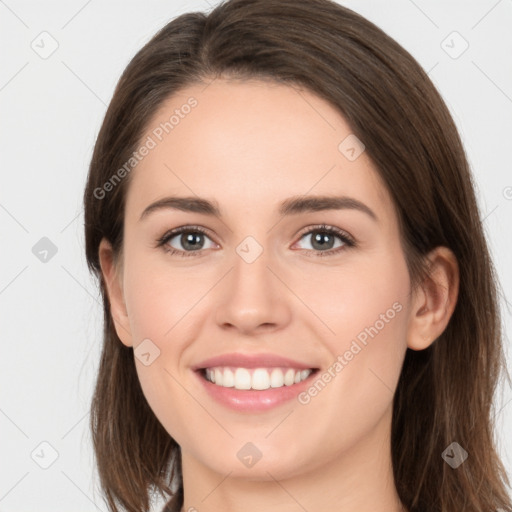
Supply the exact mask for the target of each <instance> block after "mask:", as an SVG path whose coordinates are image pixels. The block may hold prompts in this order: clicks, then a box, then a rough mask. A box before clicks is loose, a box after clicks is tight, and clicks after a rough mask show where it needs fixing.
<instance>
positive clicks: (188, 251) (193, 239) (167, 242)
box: [157, 226, 216, 256]
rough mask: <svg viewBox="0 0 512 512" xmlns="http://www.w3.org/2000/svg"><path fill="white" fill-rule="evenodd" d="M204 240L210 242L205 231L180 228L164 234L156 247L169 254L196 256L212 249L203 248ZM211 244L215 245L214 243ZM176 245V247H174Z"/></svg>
mask: <svg viewBox="0 0 512 512" xmlns="http://www.w3.org/2000/svg"><path fill="white" fill-rule="evenodd" d="M205 238H207V239H209V240H210V242H212V240H211V239H210V238H209V237H208V236H207V234H206V230H205V229H204V228H202V227H201V226H181V227H179V228H176V229H173V230H171V231H168V232H167V233H165V235H163V236H162V237H161V238H160V239H159V240H158V241H157V247H162V248H163V249H164V250H165V251H166V252H168V253H170V254H177V255H179V256H197V255H199V254H198V253H200V252H201V250H203V249H211V248H212V247H203V244H204V240H205ZM174 239H176V240H174ZM212 243H213V244H214V245H216V244H215V243H214V242H212ZM172 244H174V245H172ZM176 245H177V246H178V247H176ZM180 246H181V247H180Z"/></svg>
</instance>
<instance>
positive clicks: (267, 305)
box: [217, 236, 289, 330]
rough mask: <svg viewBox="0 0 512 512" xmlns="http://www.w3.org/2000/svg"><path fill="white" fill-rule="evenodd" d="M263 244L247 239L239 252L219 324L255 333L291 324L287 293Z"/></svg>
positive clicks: (239, 247) (236, 254) (229, 278)
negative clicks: (263, 327)
mask: <svg viewBox="0 0 512 512" xmlns="http://www.w3.org/2000/svg"><path fill="white" fill-rule="evenodd" d="M263 243H264V242H263V241H262V243H260V242H259V241H258V240H256V238H255V237H253V236H247V237H246V238H244V239H243V240H242V242H240V243H239V244H238V246H237V247H236V248H235V254H234V256H233V259H232V270H231V272H230V273H229V275H228V276H226V278H227V279H226V282H225V285H224V289H223V293H222V299H220V303H219V305H218V308H217V321H218V322H219V324H226V323H228V324H231V325H233V326H235V327H238V328H240V329H241V330H251V329H254V328H257V327H258V326H259V325H262V324H273V325H274V326H277V325H279V324H282V323H283V322H286V321H287V318H288V316H289V306H288V305H287V304H286V301H287V299H286V293H285V290H284V289H283V288H284V287H283V285H282V283H280V281H279V279H277V278H276V276H275V275H274V272H275V270H274V269H273V267H274V266H275V265H273V263H272V261H273V259H272V257H271V256H272V255H271V250H270V249H267V248H266V247H264V245H263ZM269 267H270V268H269ZM270 269H272V270H270ZM273 271H274V272H273Z"/></svg>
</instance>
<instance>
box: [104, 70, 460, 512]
mask: <svg viewBox="0 0 512 512" xmlns="http://www.w3.org/2000/svg"><path fill="white" fill-rule="evenodd" d="M190 96H194V97H195V98H196V99H197V101H198V105H197V107H195V108H194V109H192V111H191V112H190V113H189V114H188V115H187V116H186V117H184V119H181V120H180V124H179V125H177V126H176V127H175V128H174V129H173V130H172V131H171V132H170V133H169V134H168V135H166V136H165V137H164V138H163V140H162V141H161V142H160V143H159V144H158V145H157V147H155V148H154V149H152V150H151V151H150V153H149V154H148V155H147V156H146V157H145V158H144V159H143V160H142V161H141V162H140V163H139V164H138V165H137V167H136V169H134V170H133V171H132V173H133V174H132V176H131V178H132V180H133V181H132V182H131V183H130V187H129V189H128V194H127V202H126V211H125V223H124V233H125V238H124V242H123V254H122V259H121V260H119V261H116V260H115V259H114V258H113V255H112V250H111V247H110V245H109V243H108V242H107V241H106V240H103V241H102V242H101V245H100V249H99V253H100V260H101V266H102V272H103V275H104V276H105V280H106V283H107V288H108V293H109V298H110V302H111V311H112V315H113V317H114V321H115V326H116V330H117V333H118V335H119V338H120V339H121V341H122V343H124V344H125V345H126V346H129V347H133V348H134V349H135V348H136V347H137V346H138V345H139V344H140V343H141V342H142V340H144V339H146V338H149V339H150V340H151V341H152V342H153V343H154V344H155V345H156V346H158V348H159V350H160V356H159V357H157V358H156V359H155V360H154V362H152V364H150V365H149V366H145V365H144V364H142V363H141V362H140V361H139V360H138V358H135V362H136V367H137V372H138V376H139V379H140V383H141V386H142V389H143V392H144V394H145V396H146V398H147V400H148V403H149V404H150V406H151V408H152V409H153V411H154V413H155V415H156V416H157V417H158V419H159V420H160V421H161V423H162V425H163V426H164V427H165V429H166V430H167V431H168V433H169V434H170V435H171V436H172V437H173V438H174V439H175V440H176V441H177V442H178V444H179V445H180V446H181V450H182V460H183V478H184V490H185V503H184V507H183V510H189V509H190V508H191V507H194V508H195V509H196V510H198V511H200V512H208V511H218V510H224V511H239V510H241V509H242V508H243V510H244V511H245V512H252V511H261V510H267V511H270V512H272V511H274V510H276V511H277V510H279V511H280V512H283V511H284V512H287V511H297V510H303V509H305V510H309V511H312V510H322V511H324V512H329V511H334V510H336V511H339V510H344V511H354V512H356V511H357V512H370V511H372V512H375V511H381V512H398V511H399V510H403V508H402V506H401V504H400V501H399V498H398V495H397V493H396V488H395V485H394V481H393V475H392V466H391V451H390V432H391V413H392V400H393V394H394V391H395V389H396V385H397V382H398V378H399V375H400V371H401V367H402V363H403V359H404V357H405V352H406V349H407V348H408V347H409V348H411V349H413V350H422V349H425V348H427V347H428V346H429V345H430V344H431V343H432V342H433V340H435V339H436V338H437V337H438V336H439V335H440V334H441V333H442V332H443V330H444V329H445V328H446V326H447V324H448V321H449V319H450V316H451V314H452V313H453V310H454V307H455V303H456V299H457V293H458V279H459V274H458V267H457V262H456V260H455V257H454V255H453V254H452V253H451V251H449V250H448V249H447V248H444V247H438V248H437V249H435V250H434V251H432V253H430V255H429V258H430V260H431V262H432V265H433V267H432V276H431V278H430V279H428V280H426V281H425V282H424V283H423V285H422V286H421V287H420V288H418V289H417V290H412V289H411V287H410V279H409V275H408V272H407V267H406V262H405V256H404V254H403V251H402V248H401V245H400V237H399V230H398V221H397V217H396V214H395V210H394V205H393V202H392V199H391V197H390V195H389V193H388V191H387V190H386V188H385V187H384V185H383V183H382V182H381V180H380V178H379V175H378V172H377V171H376V168H375V167H374V165H373V163H372V162H371V161H370V159H369V158H368V156H367V154H366V153H365V152H363V153H362V154H361V155H360V156H359V157H358V158H357V159H356V160H355V161H349V160H348V159H347V158H346V157H345V156H344V155H343V154H342V153H341V152H340V151H339V150H338V145H339V144H340V142H341V141H342V140H343V139H345V137H347V136H348V135H349V134H350V133H351V129H350V126H349V125H348V124H347V122H346V121H345V120H344V118H343V117H342V116H341V115H340V114H339V113H338V112H337V111H336V110H335V109H334V108H333V107H332V106H331V105H330V104H328V103H327V102H325V101H324V100H322V99H321V98H319V97H317V96H316V95H314V94H313V93H311V92H308V91H307V90H299V89H297V88H292V87H290V86H285V85H282V84H280V85H278V84H274V83H271V82H267V81H256V80H253V81H240V80H238V81H228V80H225V79H217V80H215V81H213V83H211V84H210V85H209V86H208V87H206V88H205V85H204V84H198V85H193V86H190V87H187V88H186V89H185V90H182V91H180V93H179V94H176V95H174V96H172V97H171V98H169V99H168V100H167V101H166V103H165V104H164V105H162V108H161V109H160V110H159V112H158V114H157V115H156V116H155V117H154V118H153V119H152V120H151V123H149V125H148V126H149V128H148V130H147V133H146V135H145V136H144V137H143V138H144V139H145V137H146V136H147V135H150V134H151V131H152V130H153V129H154V128H155V127H156V126H158V124H159V123H160V122H163V121H165V120H167V119H168V118H169V116H170V114H171V113H172V111H173V110H174V109H175V108H180V107H181V106H182V105H183V104H184V103H185V102H186V100H187V98H189V97H190ZM169 195H178V196H195V195H197V196H200V197H204V198H208V199H210V200H215V201H217V202H218V204H219V207H220V208H221V210H222V212H223V217H222V218H221V219H217V218H215V217H210V216H207V215H204V214H202V213H190V212H184V211H178V210H172V209H166V210H159V211H155V212H153V213H151V214H150V215H148V216H147V217H145V218H144V220H142V221H139V217H140V216H141V213H142V212H143V210H144V209H145V208H146V207H147V206H148V205H149V204H151V203H153V202H154V201H156V200H158V199H161V198H163V197H166V196H169ZM302 195H308V196H312V195H347V196H350V197H353V198H356V199H358V200H360V201H362V202H363V203H365V204H366V205H367V206H369V207H370V208H371V209H372V210H373V211H374V212H375V214H376V215H377V217H378V222H375V221H374V220H372V219H371V218H370V217H369V216H368V215H366V214H364V213H362V212H360V211H357V210H354V209H343V210H327V211H318V212H312V213H311V212H307V213H302V214H299V215H291V216H287V217H283V216H281V215H279V214H278V212H277V208H278V204H279V203H280V202H281V201H283V200H285V199H287V198H289V197H291V196H302ZM318 224H327V225H329V226H335V227H338V228H340V229H341V230H344V231H345V232H347V233H348V234H350V235H351V236H352V237H353V238H354V239H355V240H356V242H357V244H358V245H357V247H345V248H346V250H343V251H341V252H338V253H337V254H332V255H330V256H323V257H320V256H317V254H318V253H320V252H322V249H321V248H318V247H317V248H315V246H314V245H313V242H314V238H313V235H311V231H310V230H308V229H307V228H308V227H310V226H315V225H318ZM184 225H200V226H202V227H204V228H206V229H207V230H208V231H209V233H210V234H211V235H210V234H209V235H207V236H206V237H205V238H204V241H203V242H202V245H201V244H200V246H201V247H203V249H202V250H201V251H199V252H200V253H201V255H199V256H191V257H181V256H179V255H175V256H173V255H170V254H169V253H166V252H165V251H164V250H163V249H162V248H161V247H159V248H155V244H156V240H157V239H158V238H159V237H161V236H162V235H163V234H164V233H166V232H167V231H168V230H170V229H172V228H177V227H179V226H184ZM192 231H193V229H192ZM308 231H309V234H307V233H308ZM301 233H303V234H301ZM247 236H252V237H253V238H254V239H255V240H256V241H257V242H258V243H259V244H260V245H261V246H262V248H263V252H262V254H261V255H260V256H259V257H258V258H257V259H256V260H255V261H254V262H252V263H247V262H246V261H245V260H244V259H243V258H241V257H240V256H239V254H238V253H237V252H236V249H237V247H238V245H239V244H240V242H242V240H244V239H245V237H247ZM333 236H334V244H335V246H334V248H333V249H332V250H333V251H334V250H336V248H337V247H339V246H340V245H341V244H342V241H341V240H339V239H338V238H337V236H336V235H333ZM180 240H181V241H182V240H183V239H182V238H181V236H180V235H177V236H176V237H174V238H173V239H172V242H171V241H169V242H168V245H170V244H172V246H173V247H174V248H175V249H177V250H182V251H184V250H186V249H185V248H184V247H183V245H181V244H180ZM331 247H332V245H331V246H329V247H328V249H330V248H331ZM188 251H189V252H192V250H191V249H188ZM395 302H398V303H399V304H400V305H401V306H402V308H401V310H400V312H398V313H396V315H395V316H394V318H393V319H392V320H390V321H389V322H387V323H386V324H385V327H384V328H382V329H381V330H380V331H379V332H378V334H377V335H375V336H374V337H373V338H369V340H368V343H367V345H366V346H365V347H364V349H362V350H361V351H360V352H359V353H358V354H357V356H356V357H354V358H353V359H352V360H351V361H349V362H348V364H347V365H346V366H345V367H344V368H343V370H342V371H341V372H340V373H339V374H337V376H336V377H335V378H333V379H332V380H331V382H329V383H328V385H326V386H325V388H324V389H323V390H322V391H321V392H320V393H318V394H317V395H316V396H315V397H313V398H312V399H311V401H310V402H309V403H307V404H305V405H302V404H300V403H299V402H298V401H297V400H291V401H290V402H288V403H286V404H284V405H281V406H279V407H276V408H274V409H271V410H270V411H266V412H260V413H240V412H236V411H233V410H231V409H227V408H226V407H224V406H223V405H220V404H218V403H216V402H214V401H213V400H212V399H211V398H210V397H209V396H208V395H207V394H206V393H205V391H204V389H203V387H202V385H201V383H200V382H198V381H197V377H196V376H195V375H194V374H193V372H192V371H191V369H190V367H191V366H192V365H194V364H197V363H199V362H200V361H202V360H204V359H206V358H209V357H212V356H216V355H219V354H223V353H227V352H234V351H238V352H243V353H260V352H271V353H275V354H279V355H282V356H285V357H290V358H293V359H297V360H299V361H305V362H310V363H311V367H318V368H320V370H321V371H323V370H326V369H327V368H329V367H332V365H333V363H334V362H335V361H336V359H337V357H338V355H340V354H344V353H345V351H346V350H348V349H349V348H350V345H351V342H352V341H353V340H354V339H355V337H356V336H357V335H358V334H359V333H360V332H361V331H363V330H364V329H365V327H369V326H372V325H374V324H375V322H376V321H377V320H378V319H379V318H380V317H379V315H381V314H385V313H386V311H387V310H389V309H390V308H392V305H393V304H394V303H395ZM247 442H252V443H253V444H254V445H255V446H257V448H258V449H259V451H260V452H261V453H262V457H261V459H260V460H259V461H258V462H257V463H256V464H255V465H254V466H252V467H250V468H248V467H246V466H245V465H244V464H242V463H241V462H240V460H239V459H238V458H237V452H238V451H239V450H240V449H241V447H242V446H244V445H245V444H246V443H247Z"/></svg>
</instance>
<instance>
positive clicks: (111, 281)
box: [98, 238, 133, 347]
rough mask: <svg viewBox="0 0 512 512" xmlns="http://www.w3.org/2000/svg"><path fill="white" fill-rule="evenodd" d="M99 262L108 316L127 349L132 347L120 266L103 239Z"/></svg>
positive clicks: (110, 246)
mask: <svg viewBox="0 0 512 512" xmlns="http://www.w3.org/2000/svg"><path fill="white" fill-rule="evenodd" d="M98 252H99V260H100V266H101V273H102V275H103V280H104V282H105V285H106V287H107V293H108V298H109V302H110V314H111V315H112V319H113V321H114V326H115V329H116V332H117V335H118V337H119V339H120V340H121V342H122V343H123V344H124V345H126V346H127V347H132V346H133V340H132V335H131V331H130V322H129V319H128V312H127V310H126V303H125V300H124V293H123V282H122V268H121V267H122V265H121V263H119V262H117V261H115V259H114V251H113V250H112V245H111V244H110V242H109V241H108V240H107V239H106V238H103V239H102V240H101V242H100V245H99V250H98Z"/></svg>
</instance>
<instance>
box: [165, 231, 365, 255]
mask: <svg viewBox="0 0 512 512" xmlns="http://www.w3.org/2000/svg"><path fill="white" fill-rule="evenodd" d="M307 237H310V240H311V242H310V245H311V247H312V248H311V249H307V248H306V249H305V250H306V252H311V253H314V255H315V256H333V255H335V254H338V253H339V252H341V251H344V250H346V249H347V248H348V247H355V246H356V242H355V241H354V239H353V238H352V237H351V236H350V235H349V234H348V233H346V232H344V231H342V230H341V229H338V228H336V227H334V226H327V225H325V224H322V225H318V226H312V227H309V228H308V231H306V232H303V233H302V235H301V238H300V239H301V240H302V239H306V238H307ZM336 238H337V239H338V240H339V241H340V242H341V243H338V245H337V246H336V245H335V244H336V240H335V239H336ZM205 239H208V240H209V241H210V242H211V244H213V246H212V245H211V246H210V247H204V242H205ZM156 247H162V248H163V249H164V251H166V252H168V253H169V254H172V255H178V256H200V255H201V253H202V251H203V250H204V249H212V248H215V247H217V244H215V242H213V241H212V240H211V238H210V237H209V236H208V235H207V231H206V230H205V229H204V228H202V227H201V226H181V227H179V228H176V229H173V230H171V231H167V232H166V233H165V234H164V235H163V236H162V237H161V238H159V239H158V240H157V243H156Z"/></svg>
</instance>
